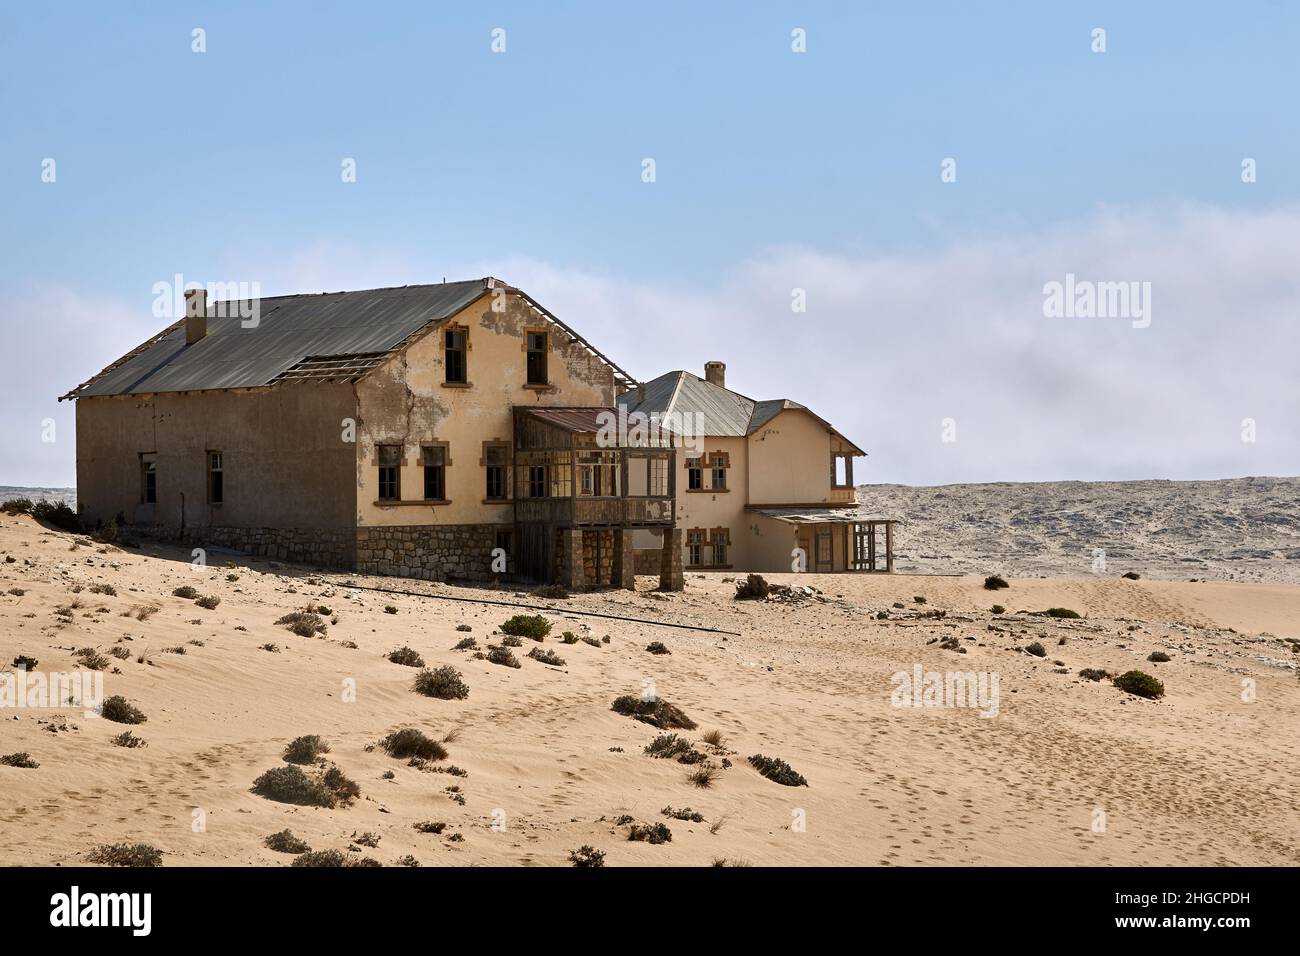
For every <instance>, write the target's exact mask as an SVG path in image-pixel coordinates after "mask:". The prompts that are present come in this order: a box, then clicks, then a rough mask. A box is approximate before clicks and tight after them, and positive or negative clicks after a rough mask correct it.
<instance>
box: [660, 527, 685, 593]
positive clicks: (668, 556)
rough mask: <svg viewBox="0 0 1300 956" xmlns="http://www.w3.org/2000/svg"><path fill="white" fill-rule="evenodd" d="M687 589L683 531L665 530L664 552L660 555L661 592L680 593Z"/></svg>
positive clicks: (678, 529) (679, 529)
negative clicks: (683, 570)
mask: <svg viewBox="0 0 1300 956" xmlns="http://www.w3.org/2000/svg"><path fill="white" fill-rule="evenodd" d="M685 587H686V576H685V574H684V573H683V572H682V529H681V528H665V529H664V544H663V551H662V552H661V554H660V555H659V590H661V591H680V590H682V589H683V588H685Z"/></svg>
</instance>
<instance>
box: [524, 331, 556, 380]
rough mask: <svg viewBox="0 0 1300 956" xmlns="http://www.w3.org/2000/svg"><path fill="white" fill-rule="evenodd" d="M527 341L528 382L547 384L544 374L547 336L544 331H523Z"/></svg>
mask: <svg viewBox="0 0 1300 956" xmlns="http://www.w3.org/2000/svg"><path fill="white" fill-rule="evenodd" d="M524 336H525V338H526V339H527V343H528V384H529V385H549V384H550V379H549V378H548V377H547V374H546V353H547V351H548V349H547V341H546V340H547V338H548V335H547V333H546V332H525V333H524Z"/></svg>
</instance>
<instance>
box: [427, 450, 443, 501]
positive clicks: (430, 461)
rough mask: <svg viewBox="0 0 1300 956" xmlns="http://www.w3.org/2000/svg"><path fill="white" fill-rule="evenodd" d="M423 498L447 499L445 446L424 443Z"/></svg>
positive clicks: (429, 499)
mask: <svg viewBox="0 0 1300 956" xmlns="http://www.w3.org/2000/svg"><path fill="white" fill-rule="evenodd" d="M421 463H422V464H423V465H424V500H425V501H446V500H447V446H446V445H425V446H424V457H423V459H422V462H421Z"/></svg>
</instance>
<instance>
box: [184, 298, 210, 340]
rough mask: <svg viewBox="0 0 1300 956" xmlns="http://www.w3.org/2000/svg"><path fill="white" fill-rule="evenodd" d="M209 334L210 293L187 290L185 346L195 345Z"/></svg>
mask: <svg viewBox="0 0 1300 956" xmlns="http://www.w3.org/2000/svg"><path fill="white" fill-rule="evenodd" d="M207 334H208V291H207V290H206V289H186V290H185V344H186V345H193V344H194V343H195V342H197V341H198V340H199V339H201V338H203V336H205V335H207Z"/></svg>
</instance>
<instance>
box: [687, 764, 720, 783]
mask: <svg viewBox="0 0 1300 956" xmlns="http://www.w3.org/2000/svg"><path fill="white" fill-rule="evenodd" d="M721 773H722V771H720V770H719V769H718V768H717V767H715V766H713V764H711V763H702V764H700V765H699V766H698V767H696V768H695V769H694V770H692V771H691V772H690V773H688V774H687V775H686V780H687V781H688V782H689V783H693V784H695V786H697V787H699V788H700V789H701V790H707V789H709V788H710V787H712V786H713V782H714V781H715V780H717V779H718V777H719V776H720V775H721Z"/></svg>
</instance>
